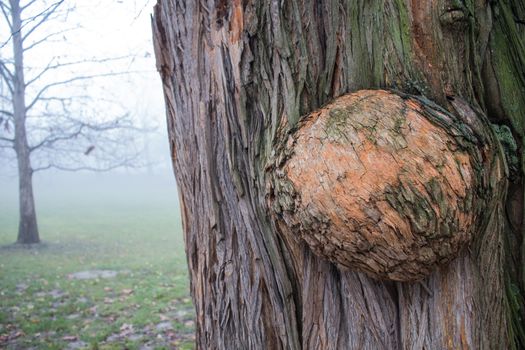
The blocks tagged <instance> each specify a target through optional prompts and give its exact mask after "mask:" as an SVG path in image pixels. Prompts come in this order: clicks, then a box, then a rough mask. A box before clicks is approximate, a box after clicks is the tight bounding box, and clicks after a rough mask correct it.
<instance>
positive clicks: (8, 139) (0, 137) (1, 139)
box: [0, 136, 15, 143]
mask: <svg viewBox="0 0 525 350" xmlns="http://www.w3.org/2000/svg"><path fill="white" fill-rule="evenodd" d="M0 141H5V142H10V143H14V142H15V139H10V138H7V137H2V136H0Z"/></svg>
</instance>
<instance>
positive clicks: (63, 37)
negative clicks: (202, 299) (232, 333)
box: [0, 0, 194, 349]
mask: <svg viewBox="0 0 525 350" xmlns="http://www.w3.org/2000/svg"><path fill="white" fill-rule="evenodd" d="M13 3H16V2H6V1H3V0H0V5H1V6H2V10H3V11H4V12H3V14H4V17H3V18H0V33H2V34H1V35H0V63H1V64H2V65H1V66H0V82H1V84H0V113H3V114H1V115H0V117H1V118H0V300H1V303H0V348H7V349H19V348H38V349H47V348H63V349H98V348H99V347H101V348H138V349H153V348H159V347H160V348H183V349H189V348H193V343H194V311H193V305H192V301H191V298H190V293H189V280H188V271H187V265H186V255H185V252H184V239H183V234H182V222H181V216H180V207H179V203H178V195H177V185H176V182H175V177H174V175H173V170H172V164H171V158H170V150H169V145H168V136H167V132H166V118H165V111H164V99H163V94H162V86H161V81H160V78H159V75H158V73H157V71H156V67H155V59H154V55H153V45H152V40H151V23H150V16H151V12H152V7H153V5H154V1H98V2H84V1H69V2H65V1H44V0H42V1H37V2H31V1H22V2H21V5H20V7H21V8H24V5H28V6H27V9H25V10H24V11H26V14H25V16H26V17H22V27H21V28H22V29H20V28H19V29H18V31H17V30H13V29H12V26H13V24H12V23H16V21H14V22H13V21H12V20H10V19H9V17H8V16H6V13H10V11H13V12H14V10H13V9H12V8H10V7H9V6H11V5H12V4H13ZM33 6H34V7H33ZM39 6H40V7H39ZM54 6H58V7H57V8H58V10H56V12H54V11H55V7H54ZM67 6H69V7H67ZM46 11H47V12H49V13H50V14H52V15H53V16H54V15H56V17H53V16H50V17H49V18H48V19H46V21H47V22H46V21H44V22H42V23H43V24H42V25H41V27H39V26H40V24H38V23H40V22H39V21H38V20H39V19H40V18H43V17H44V16H43V15H42V14H45V13H47V12H46ZM13 18H14V17H13ZM24 18H25V19H24ZM46 18H47V17H46ZM35 23H37V26H36V28H37V29H38V30H36V31H35V32H38V35H36V36H34V37H32V38H31V40H32V41H26V43H25V44H24V45H25V46H23V48H24V58H25V61H24V72H25V73H26V77H27V78H26V79H27V81H30V82H31V84H27V86H26V89H25V95H26V96H25V97H26V101H27V105H26V112H25V113H24V114H20V112H17V111H16V109H15V107H14V105H15V104H14V103H13V104H12V101H15V99H16V96H15V94H13V97H11V96H10V95H9V94H10V92H11V93H13V91H14V89H13V86H14V84H16V81H15V80H16V79H11V80H10V77H12V76H15V75H16V74H17V72H16V70H15V68H16V65H15V59H14V58H11V57H14V56H15V55H13V52H12V50H13V47H15V46H16V45H14V46H12V43H13V40H15V39H16V35H17V33H18V32H19V31H22V30H26V31H27V32H29V33H32V32H31V31H30V28H31V26H33V25H35ZM57 34H59V35H57ZM31 35H33V34H31ZM42 38H52V39H53V40H44V41H42V42H43V43H44V44H40V40H41V39H42ZM22 39H24V37H22ZM15 41H16V40H15ZM33 44H35V45H36V44H38V46H35V48H31V50H28V49H27V48H28V47H32V45H33ZM14 50H16V48H15V49H14ZM55 68H60V69H55ZM6 72H7V73H6ZM33 79H34V81H35V82H36V83H35V84H34V85H33V84H32V83H33ZM63 82H67V84H66V83H63ZM31 101H34V103H32V102H31ZM17 113H18V114H17ZM17 118H18V119H17ZM21 118H22V119H23V120H24V123H25V127H26V128H27V134H28V144H29V147H28V148H27V150H28V152H31V156H30V158H29V160H30V163H31V167H30V168H28V169H29V172H28V174H29V177H28V176H26V178H25V179H26V180H27V179H31V183H32V193H33V197H34V213H35V216H36V225H33V226H34V227H36V226H37V227H38V234H37V238H38V241H32V242H24V241H23V239H22V240H21V238H20V237H21V235H20V232H21V230H22V228H23V227H24V226H23V225H22V221H23V220H21V218H22V217H23V216H22V213H23V212H24V210H25V209H27V205H26V204H24V203H27V198H28V197H27V196H26V197H24V195H21V193H26V195H27V189H26V190H24V191H25V192H24V191H22V192H21V191H20V186H19V184H20V183H23V181H21V180H20V179H21V178H24V177H23V176H20V174H22V173H21V172H20V171H19V169H21V168H20V163H17V161H19V159H18V157H20V154H23V153H24V152H21V151H20V147H23V146H24V145H23V142H18V141H19V140H17V139H16V138H17V137H19V136H17V135H19V134H16V135H15V132H14V130H15V128H19V127H20V125H21V124H20V120H21ZM17 123H18V124H17ZM20 145H22V146H20ZM17 147H18V148H17ZM15 149H18V151H17V152H15ZM22 150H23V149H22ZM26 180H24V181H26ZM26 182H27V181H26ZM26 185H27V184H26ZM21 198H22V201H21ZM21 203H22V204H24V205H20V204H21ZM29 208H31V206H29ZM33 226H32V227H33ZM17 237H18V238H17Z"/></svg>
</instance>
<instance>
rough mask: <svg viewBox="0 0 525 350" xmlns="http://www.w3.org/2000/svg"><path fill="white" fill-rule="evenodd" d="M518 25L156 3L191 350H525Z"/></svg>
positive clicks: (416, 5) (393, 4) (331, 8)
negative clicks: (190, 311) (192, 314)
mask: <svg viewBox="0 0 525 350" xmlns="http://www.w3.org/2000/svg"><path fill="white" fill-rule="evenodd" d="M523 18H525V6H524V5H523V4H522V2H520V1H518V0H502V1H498V2H493V3H490V4H489V3H487V2H486V1H481V0H479V1H477V0H468V1H463V2H456V1H451V2H448V1H443V0H439V1H427V0H423V1H420V0H418V1H416V0H413V1H411V0H406V1H401V0H348V1H337V0H333V1H314V0H311V1H309V0H302V1H284V2H283V1H276V0H264V1H252V0H246V1H242V2H241V1H240V0H234V1H225V0H217V1H212V0H210V1H205V0H203V1H199V2H195V1H174V0H159V2H158V4H157V6H156V8H155V17H154V20H153V29H154V42H155V49H156V57H157V68H158V69H159V72H160V74H161V77H162V80H163V85H164V93H165V100H166V107H167V117H168V130H169V137H170V145H171V150H172V158H173V164H174V169H175V174H176V177H177V182H178V186H179V195H180V202H181V208H182V217H183V224H184V232H185V244H186V253H187V256H188V264H189V270H190V275H191V290H192V295H193V300H194V304H195V307H196V312H197V338H196V341H197V346H198V348H202V349H208V348H211V349H301V348H304V349H508V348H514V349H518V348H520V347H523V346H525V333H524V330H523V322H522V320H523V319H525V318H523V317H524V314H523V312H524V308H523V298H522V295H523V289H524V284H523V283H524V281H525V278H524V269H523V265H524V264H523V263H524V261H525V260H524V258H525V257H524V254H523V253H524V251H525V245H524V243H523V233H524V232H523V225H522V222H523V216H524V213H525V212H524V206H523V199H524V191H523V173H524V172H525V162H524V160H525V156H522V155H525V153H523V149H524V148H523V133H524V131H525V73H524V72H523V68H522V67H523V66H524V64H525V51H524V39H525V30H524V29H523V28H519V27H518V24H517V23H518V22H517V21H521V20H522V19H523ZM365 89H367V90H365ZM370 89H373V90H370ZM379 89H382V90H379ZM385 89H387V91H385ZM350 92H352V93H353V94H350V95H345V94H347V93H350ZM329 102H330V103H329ZM327 103H329V104H327ZM323 106H324V107H323ZM441 157H443V158H441ZM507 188H508V189H509V190H508V189H507Z"/></svg>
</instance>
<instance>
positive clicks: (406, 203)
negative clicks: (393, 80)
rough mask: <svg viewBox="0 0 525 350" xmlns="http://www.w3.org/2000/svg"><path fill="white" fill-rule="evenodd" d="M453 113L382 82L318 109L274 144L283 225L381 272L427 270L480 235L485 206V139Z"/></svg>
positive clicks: (341, 260)
mask: <svg viewBox="0 0 525 350" xmlns="http://www.w3.org/2000/svg"><path fill="white" fill-rule="evenodd" d="M451 118H453V117H452V116H451V115H450V114H448V113H446V112H445V111H444V110H440V109H439V108H438V107H437V106H434V108H431V107H429V106H426V105H424V104H423V103H422V102H420V101H418V100H416V99H414V98H410V97H401V96H399V95H397V94H395V93H392V92H387V91H381V90H374V91H368V90H363V91H359V92H357V93H353V94H349V95H345V96H342V97H339V98H337V99H336V100H335V101H333V102H332V103H330V104H329V105H327V106H326V107H324V108H322V109H320V110H317V111H315V112H313V113H311V114H310V115H309V116H307V117H305V118H304V119H303V120H302V121H301V122H300V123H299V125H298V127H297V128H296V129H295V131H292V132H289V133H287V134H286V135H285V136H283V140H282V142H281V144H280V146H279V147H278V150H277V152H276V157H275V167H274V168H273V170H272V172H273V174H272V175H271V176H270V178H271V180H270V184H269V187H270V188H271V191H270V194H269V195H268V200H269V205H270V207H271V212H272V216H273V217H274V218H275V219H276V220H277V221H278V225H277V226H278V227H281V228H283V231H285V232H286V234H291V235H294V236H295V237H300V238H302V239H304V241H306V243H307V244H308V245H309V246H310V248H311V249H312V250H313V251H314V253H316V254H317V255H319V256H322V257H324V258H326V259H328V260H330V261H332V262H335V263H337V264H338V265H340V266H343V267H348V268H352V269H356V270H359V271H364V272H366V273H368V274H369V275H371V276H373V277H375V278H379V279H390V280H397V281H410V280H418V279H421V278H423V277H424V276H426V275H428V274H429V273H430V272H431V271H432V269H433V268H434V267H435V266H436V265H438V264H444V263H446V262H448V261H450V260H451V259H453V258H454V257H456V256H457V255H458V254H459V251H460V249H461V248H463V247H464V246H465V245H466V244H467V243H468V242H469V241H471V240H472V238H473V236H474V235H475V234H476V233H477V232H478V231H479V226H480V223H481V222H482V220H481V216H482V214H481V213H480V212H481V211H483V210H484V209H487V208H483V206H480V205H479V204H476V206H473V205H472V204H473V203H483V202H484V200H483V198H481V197H482V196H483V193H484V190H483V188H482V185H480V181H479V179H478V178H479V177H480V176H482V175H480V174H481V173H482V168H483V165H482V164H481V163H482V162H483V160H482V158H483V156H482V153H483V151H482V149H481V148H482V146H477V145H476V143H479V142H478V141H479V140H476V139H475V137H474V136H473V133H472V132H471V130H470V129H469V128H468V127H467V126H466V125H464V124H461V123H460V122H459V121H457V120H454V119H451ZM474 207H475V208H476V209H472V208H474ZM480 207H481V209H480Z"/></svg>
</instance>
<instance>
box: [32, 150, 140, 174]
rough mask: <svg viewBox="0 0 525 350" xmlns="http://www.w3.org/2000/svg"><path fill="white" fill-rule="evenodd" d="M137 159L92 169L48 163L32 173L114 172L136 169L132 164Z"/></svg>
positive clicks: (84, 166) (90, 167)
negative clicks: (49, 171) (118, 169)
mask: <svg viewBox="0 0 525 350" xmlns="http://www.w3.org/2000/svg"><path fill="white" fill-rule="evenodd" d="M137 158H138V154H135V155H134V156H132V157H128V158H125V159H123V160H122V161H120V162H118V163H116V164H111V165H107V166H102V167H94V166H86V165H82V166H78V167H69V166H63V165H59V164H54V163H49V164H47V165H44V166H41V167H36V168H34V169H33V172H37V171H42V170H48V169H58V170H63V171H80V170H88V171H95V172H105V171H110V170H114V169H117V168H122V167H128V168H137V167H138V166H137V165H135V164H134V163H133V162H134V161H135V160H136V159H137Z"/></svg>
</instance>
